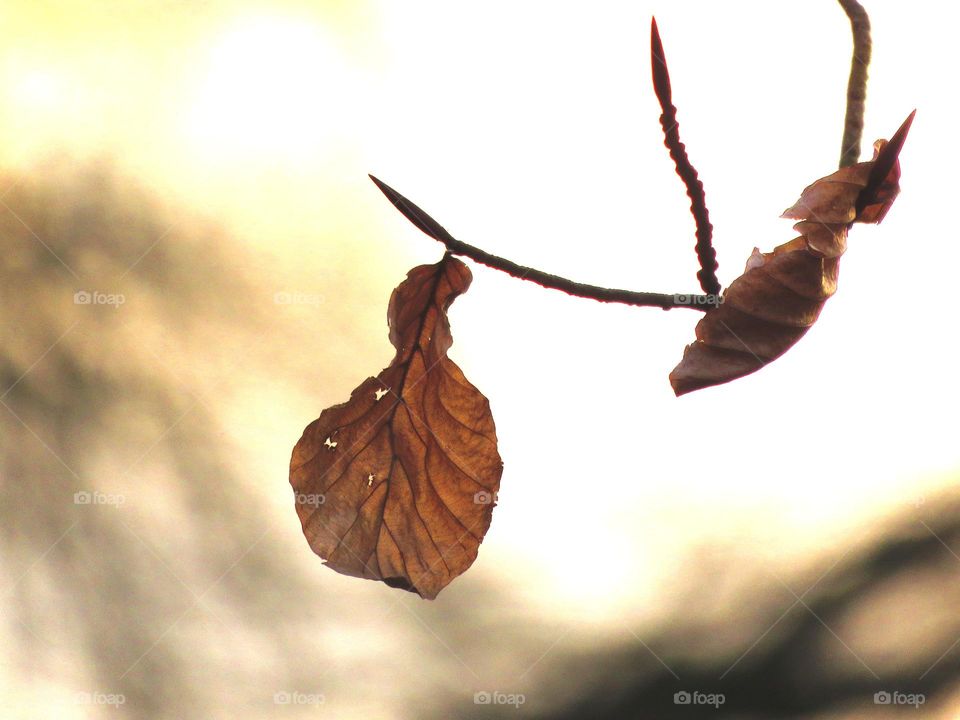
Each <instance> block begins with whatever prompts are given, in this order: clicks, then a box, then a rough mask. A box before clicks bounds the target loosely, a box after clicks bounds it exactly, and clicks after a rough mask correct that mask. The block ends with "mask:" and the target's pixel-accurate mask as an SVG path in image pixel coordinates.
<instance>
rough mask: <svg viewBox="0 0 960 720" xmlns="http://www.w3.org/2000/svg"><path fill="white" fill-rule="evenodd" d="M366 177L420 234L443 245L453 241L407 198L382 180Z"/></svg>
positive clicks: (437, 224) (371, 176)
mask: <svg viewBox="0 0 960 720" xmlns="http://www.w3.org/2000/svg"><path fill="white" fill-rule="evenodd" d="M368 177H369V178H370V179H371V180H373V182H374V184H375V185H376V186H377V187H378V188H380V192H382V193H383V194H384V195H386V196H387V200H389V201H390V202H391V203H392V204H393V206H394V207H395V208H396V209H397V210H399V211H400V213H401V214H402V215H403V216H404V217H405V218H406V219H407V220H409V221H410V222H411V223H413V224H414V225H415V226H416V227H417V228H419V229H420V230H421V231H422V232H424V233H426V234H427V235H429V236H430V237H432V238H433V239H434V240H438V241H439V242H442V243H443V244H444V245H446V244H447V243H448V242H449V241H453V240H454V238H453V236H452V235H450V233H448V232H447V231H446V230H445V229H444V227H443V226H442V225H441V224H440V223H438V222H437V221H436V220H434V219H433V218H432V217H430V216H429V215H427V213H426V212H424V211H423V210H422V209H420V208H419V207H417V206H416V205H415V204H414V203H412V202H411V201H409V200H407V198H405V197H404V196H403V195H401V194H400V193H398V192H397V191H396V190H394V189H393V188H392V187H390V186H389V185H387V184H386V183H385V182H383V181H382V180H380V179H378V178H376V177H374V176H373V175H369V174H368Z"/></svg>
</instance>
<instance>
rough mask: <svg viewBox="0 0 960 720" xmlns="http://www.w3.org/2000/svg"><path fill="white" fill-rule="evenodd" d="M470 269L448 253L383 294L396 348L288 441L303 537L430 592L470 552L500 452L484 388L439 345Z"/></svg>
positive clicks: (338, 562)
mask: <svg viewBox="0 0 960 720" xmlns="http://www.w3.org/2000/svg"><path fill="white" fill-rule="evenodd" d="M470 281H471V274H470V270H469V269H468V268H467V266H466V265H464V264H463V263H462V262H461V261H460V260H457V259H456V258H455V257H453V256H452V255H446V256H444V258H443V260H441V261H440V262H439V263H437V264H436V265H421V266H419V267H416V268H414V269H413V270H411V271H410V272H409V273H408V275H407V279H406V280H405V281H404V282H402V283H401V284H400V285H399V286H398V287H397V288H396V289H395V290H394V291H393V295H392V296H391V298H390V306H389V309H388V311H387V321H388V323H389V326H390V342H391V343H393V345H394V347H396V348H397V353H396V356H395V357H394V359H393V361H392V362H391V363H390V365H389V366H388V367H387V368H385V369H384V370H383V371H382V372H381V373H380V374H379V375H378V376H377V377H375V378H374V377H371V378H367V380H365V381H364V382H363V383H362V384H361V385H360V386H359V387H358V388H357V389H356V390H354V391H353V394H352V395H351V396H350V400H349V401H347V402H346V403H343V404H341V405H335V406H333V407H331V408H328V409H326V410H324V411H323V412H322V413H321V414H320V417H319V418H318V419H317V420H315V421H314V422H312V423H311V424H310V425H308V426H307V428H306V430H304V433H303V437H301V438H300V441H299V442H298V443H297V445H296V447H294V449H293V457H292V458H291V462H290V483H291V485H292V486H293V490H294V493H295V496H296V501H297V502H296V508H297V514H298V515H299V516H300V522H301V524H302V525H303V532H304V535H305V536H306V537H307V540H308V541H309V543H310V547H311V548H313V551H314V552H316V553H317V554H318V555H319V556H320V557H322V558H323V559H324V560H326V564H327V565H329V566H330V567H331V568H333V569H334V570H336V571H337V572H340V573H343V574H345V575H353V576H356V577H362V578H369V579H372V580H382V581H383V582H385V583H386V584H387V585H390V586H391V587H398V588H403V589H405V590H409V591H411V592H416V593H418V594H419V595H421V596H422V597H425V598H428V599H433V598H434V597H436V596H437V593H439V592H440V591H441V590H442V589H443V588H444V587H446V585H447V584H448V583H449V582H450V581H451V580H453V579H454V578H455V577H456V576H457V575H459V574H460V573H462V572H464V571H465V570H466V569H467V568H468V567H470V565H471V564H473V561H474V560H475V559H476V557H477V550H478V548H479V545H480V542H481V541H482V540H483V537H484V535H485V534H486V532H487V529H488V528H489V527H490V520H491V517H492V514H493V506H494V504H495V503H494V500H495V498H496V493H497V489H498V488H499V486H500V475H501V473H502V472H503V463H502V462H501V460H500V455H499V453H498V452H497V436H496V430H495V427H494V422H493V416H492V415H491V413H490V405H489V403H488V401H487V398H486V397H484V396H483V394H482V393H481V392H480V391H479V390H477V389H476V388H475V387H474V386H473V385H472V384H470V382H469V381H468V380H467V379H466V378H465V377H464V375H463V372H461V370H460V368H459V367H457V366H456V364H454V362H453V361H452V360H450V359H449V358H448V357H447V350H448V349H449V348H450V346H451V345H452V343H453V339H452V337H451V335H450V324H449V322H448V320H447V314H446V311H447V308H448V307H449V306H450V304H451V303H452V302H453V300H454V299H455V298H456V297H457V296H458V295H460V294H462V293H463V292H465V291H466V289H467V288H468V287H469V285H470Z"/></svg>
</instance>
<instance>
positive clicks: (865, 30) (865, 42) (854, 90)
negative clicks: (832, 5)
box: [837, 0, 872, 167]
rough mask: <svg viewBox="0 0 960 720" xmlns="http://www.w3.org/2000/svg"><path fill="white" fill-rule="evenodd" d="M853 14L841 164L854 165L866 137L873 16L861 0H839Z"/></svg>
mask: <svg viewBox="0 0 960 720" xmlns="http://www.w3.org/2000/svg"><path fill="white" fill-rule="evenodd" d="M837 2H839V3H840V7H842V8H843V11H844V12H845V13H846V14H847V17H848V18H850V29H851V30H852V32H853V59H852V60H851V61H850V80H849V81H848V82H847V114H846V117H845V119H844V123H843V143H842V144H841V145H840V167H848V166H850V165H854V164H856V163H857V161H858V160H860V143H861V142H862V140H863V115H864V112H865V110H866V103H867V66H868V65H870V52H871V49H872V43H871V41H870V17H869V16H868V15H867V11H866V10H864V9H863V6H862V5H861V4H860V3H859V2H857V0H837Z"/></svg>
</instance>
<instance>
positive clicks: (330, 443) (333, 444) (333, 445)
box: [323, 435, 337, 450]
mask: <svg viewBox="0 0 960 720" xmlns="http://www.w3.org/2000/svg"><path fill="white" fill-rule="evenodd" d="M323 444H324V445H326V446H327V447H328V448H329V449H330V450H333V449H334V448H336V447H337V441H336V440H332V439H331V438H330V436H329V435H328V436H327V439H326V440H324V441H323Z"/></svg>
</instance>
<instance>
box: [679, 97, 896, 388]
mask: <svg viewBox="0 0 960 720" xmlns="http://www.w3.org/2000/svg"><path fill="white" fill-rule="evenodd" d="M912 119H913V115H912V114H911V115H910V117H909V118H908V119H907V122H905V123H904V125H903V126H902V127H901V128H900V130H898V131H897V133H896V135H894V138H893V139H892V140H891V142H890V147H887V141H886V140H878V141H877V142H876V143H875V144H874V150H875V152H874V159H873V160H872V161H870V162H863V163H858V164H856V165H852V166H850V167H846V168H842V169H840V170H838V171H837V172H835V173H833V174H831V175H828V176H827V177H824V178H820V179H819V180H817V181H816V182H814V183H812V184H811V185H809V186H807V187H806V188H805V189H804V191H803V193H802V194H801V196H800V199H799V200H798V201H797V203H796V204H795V205H794V206H793V207H791V208H789V209H788V210H787V211H786V212H784V213H783V217H785V218H791V219H793V220H798V221H799V222H797V223H796V224H795V225H794V226H793V227H794V230H796V231H797V232H798V233H800V236H799V237H797V238H794V239H793V240H791V241H790V242H788V243H784V244H783V245H780V246H778V247H776V248H774V249H773V251H772V252H769V253H761V252H760V251H759V250H757V249H754V251H753V254H752V255H751V256H750V258H749V259H748V260H747V266H746V269H745V271H744V273H743V275H741V276H740V277H738V278H737V279H736V280H734V281H733V282H732V283H730V287H729V288H727V291H726V293H724V295H723V302H722V303H721V304H719V305H717V306H716V307H713V308H711V309H709V310H708V311H707V312H706V313H705V314H704V316H703V318H702V319H701V320H700V322H699V323H697V327H696V337H697V339H696V341H695V342H694V343H692V344H690V345H687V347H686V349H685V350H684V352H683V359H682V360H681V361H680V363H679V364H678V365H677V367H675V368H674V369H673V372H671V373H670V384H671V385H672V386H673V391H674V392H675V393H676V394H677V395H683V394H685V393H688V392H692V391H694V390H700V389H702V388H706V387H711V386H713V385H720V384H722V383H725V382H729V381H731V380H735V379H737V378H740V377H743V376H744V375H749V374H750V373H752V372H755V371H757V370H759V369H760V368H762V367H763V366H764V365H766V364H767V363H769V362H771V361H772V360H775V359H776V358H778V357H779V356H780V355H782V354H783V353H785V352H786V351H787V350H789V349H790V348H791V347H792V346H793V345H794V344H795V343H796V342H797V341H798V340H799V339H800V338H801V337H803V335H804V333H806V332H807V330H809V329H810V326H811V325H813V323H814V322H815V321H816V319H817V317H818V316H819V315H820V311H821V310H822V309H823V306H824V303H826V301H827V299H828V298H829V297H830V296H831V295H833V294H834V293H835V292H836V290H837V272H838V268H839V259H840V256H841V255H842V254H843V252H844V251H845V250H846V247H847V231H848V230H849V228H850V225H851V224H852V223H854V222H870V223H878V222H880V221H881V220H882V219H883V217H884V216H885V215H886V213H887V210H889V209H890V205H891V204H892V203H893V201H894V199H895V198H896V196H897V193H899V191H900V186H899V179H900V166H899V163H898V161H897V156H898V155H899V152H900V148H901V147H902V145H903V141H904V139H905V137H906V132H907V130H908V129H909V127H910V122H911V121H912Z"/></svg>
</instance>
